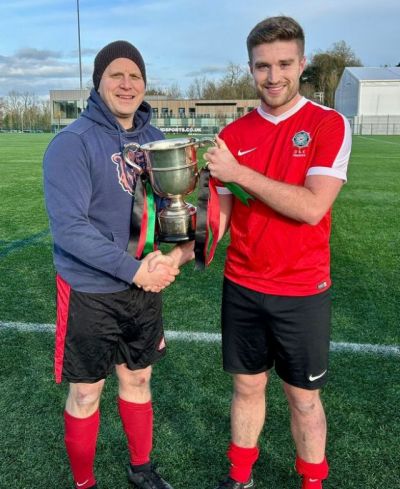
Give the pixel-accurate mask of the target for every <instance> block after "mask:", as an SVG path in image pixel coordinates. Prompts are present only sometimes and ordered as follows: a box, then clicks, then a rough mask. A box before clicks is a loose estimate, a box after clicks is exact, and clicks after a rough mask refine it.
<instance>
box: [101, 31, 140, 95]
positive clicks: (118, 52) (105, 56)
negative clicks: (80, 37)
mask: <svg viewBox="0 0 400 489" xmlns="http://www.w3.org/2000/svg"><path fill="white" fill-rule="evenodd" d="M117 58H128V59H131V60H132V61H133V62H134V63H136V64H137V65H138V68H139V70H140V72H141V74H142V77H143V80H144V83H145V84H146V68H145V65H144V61H143V58H142V55H141V54H140V53H139V51H138V50H137V49H136V48H135V46H133V45H132V44H130V43H129V42H127V41H114V42H112V43H110V44H107V46H104V48H103V49H101V50H100V51H99V52H98V53H97V56H96V57H95V59H94V70H93V85H94V89H95V90H96V91H97V90H98V88H99V85H100V80H101V77H102V76H103V73H104V70H105V69H106V68H107V66H108V65H109V64H110V63H111V62H113V61H114V59H117Z"/></svg>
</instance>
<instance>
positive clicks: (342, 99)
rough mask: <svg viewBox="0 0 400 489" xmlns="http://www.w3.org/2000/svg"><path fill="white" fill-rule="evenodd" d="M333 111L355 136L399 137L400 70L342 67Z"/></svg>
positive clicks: (396, 68) (393, 68) (399, 68)
mask: <svg viewBox="0 0 400 489" xmlns="http://www.w3.org/2000/svg"><path fill="white" fill-rule="evenodd" d="M335 109H336V110H338V111H339V112H341V113H342V114H343V115H344V116H346V117H347V118H348V119H349V121H350V124H351V125H352V129H353V133H354V134H400V67H386V68H372V67H354V68H345V70H344V72H343V75H342V77H341V79H340V81H339V84H338V87H337V89H336V92H335Z"/></svg>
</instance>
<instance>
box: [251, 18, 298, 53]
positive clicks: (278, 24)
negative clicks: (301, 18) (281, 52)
mask: <svg viewBox="0 0 400 489" xmlns="http://www.w3.org/2000/svg"><path fill="white" fill-rule="evenodd" d="M275 41H296V42H297V44H298V46H299V51H300V54H301V56H303V55H304V31H303V29H302V27H301V25H300V24H299V23H298V22H296V21H295V20H294V19H292V17H285V16H279V17H268V18H266V19H264V20H262V21H261V22H259V23H258V24H257V25H256V26H255V27H253V29H252V30H251V32H250V34H249V35H248V36H247V51H248V53H249V59H250V61H251V54H252V50H253V48H254V47H256V46H258V45H260V44H264V43H272V42H275Z"/></svg>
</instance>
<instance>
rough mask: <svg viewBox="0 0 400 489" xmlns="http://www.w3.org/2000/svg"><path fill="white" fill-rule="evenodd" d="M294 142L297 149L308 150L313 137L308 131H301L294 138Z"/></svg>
mask: <svg viewBox="0 0 400 489" xmlns="http://www.w3.org/2000/svg"><path fill="white" fill-rule="evenodd" d="M292 141H293V145H294V146H296V148H307V146H308V145H309V144H310V142H311V136H310V134H309V133H308V132H306V131H299V132H296V134H295V135H294V136H293V139H292Z"/></svg>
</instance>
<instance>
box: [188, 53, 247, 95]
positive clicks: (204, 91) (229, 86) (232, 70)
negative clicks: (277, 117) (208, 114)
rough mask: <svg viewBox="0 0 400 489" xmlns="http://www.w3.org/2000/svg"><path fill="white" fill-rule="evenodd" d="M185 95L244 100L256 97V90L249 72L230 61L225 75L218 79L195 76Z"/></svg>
mask: <svg viewBox="0 0 400 489" xmlns="http://www.w3.org/2000/svg"><path fill="white" fill-rule="evenodd" d="M187 96H188V97H189V98H197V99H208V100H216V99H222V100H228V99H242V100H244V99H253V98H256V91H255V88H254V84H253V78H252V76H251V75H250V73H249V72H248V71H247V70H244V69H243V68H242V67H241V66H240V65H238V64H234V63H232V62H231V63H229V64H228V66H227V67H226V73H225V75H224V76H223V77H222V79H220V80H218V81H210V80H208V79H207V78H206V77H203V78H195V79H194V81H193V82H192V84H191V85H190V86H189V89H188V91H187Z"/></svg>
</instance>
